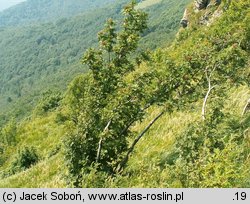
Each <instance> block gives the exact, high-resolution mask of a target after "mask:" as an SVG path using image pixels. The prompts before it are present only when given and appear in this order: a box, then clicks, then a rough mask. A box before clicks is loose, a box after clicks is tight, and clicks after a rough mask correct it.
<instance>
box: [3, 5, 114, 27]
mask: <svg viewBox="0 0 250 204" xmlns="http://www.w3.org/2000/svg"><path fill="white" fill-rule="evenodd" d="M114 1H115V0H84V1H82V0H74V1H71V0H52V1H51V0H39V1H38V2H37V1H34V0H28V1H26V2H23V3H22V4H20V5H17V6H14V7H12V8H10V9H7V10H4V11H3V12H1V13H0V18H1V22H0V27H6V26H20V25H27V24H32V23H38V22H43V23H44V22H50V21H55V20H57V19H60V21H63V20H65V19H62V18H67V17H70V16H73V15H77V14H79V13H81V12H86V11H88V10H93V9H97V8H99V7H103V6H104V5H107V4H110V3H113V2H114Z"/></svg>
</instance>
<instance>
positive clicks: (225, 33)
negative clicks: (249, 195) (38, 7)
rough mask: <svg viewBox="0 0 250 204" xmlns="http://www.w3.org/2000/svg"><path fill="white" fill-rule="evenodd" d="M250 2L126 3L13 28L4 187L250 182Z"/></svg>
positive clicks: (5, 97)
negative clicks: (52, 20)
mask: <svg viewBox="0 0 250 204" xmlns="http://www.w3.org/2000/svg"><path fill="white" fill-rule="evenodd" d="M30 2H32V1H27V4H28V3H30ZM41 2H43V1H41ZM44 2H46V1H44ZM53 2H54V1H53ZM55 2H56V1H55ZM58 2H60V1H58ZM76 2H78V1H76ZM86 2H87V1H86ZM96 2H97V1H96ZM110 2H111V1H110ZM29 5H30V6H31V5H32V4H29ZM53 5H55V4H53ZM86 5H88V4H86ZM20 6H25V4H21V5H20ZM20 6H19V7H20ZM91 8H93V9H94V7H93V5H91ZM185 8H186V10H185ZM249 8H250V1H249V0H237V1H236V0H231V1H228V0H220V1H218V0H202V1H188V0H186V1H185V0H183V1H178V2H177V1H174V0H162V1H157V0H145V1H139V4H136V2H135V1H132V2H131V1H119V3H117V2H116V3H113V4H110V5H108V6H107V7H103V8H95V12H92V11H88V12H85V11H84V9H83V10H82V12H83V13H81V14H79V15H78V16H74V17H70V14H69V13H70V12H69V11H67V12H66V13H65V16H66V17H65V18H63V19H57V20H56V21H54V22H49V23H45V24H44V23H43V24H41V23H37V24H33V23H34V22H36V21H37V20H38V19H34V21H33V20H32V19H33V17H32V14H31V16H30V17H29V19H31V21H33V22H32V24H30V25H27V24H26V25H25V26H24V27H23V26H21V24H20V25H19V26H18V27H12V26H10V27H8V26H7V27H4V28H2V30H1V31H0V48H1V50H3V51H1V52H0V59H1V61H0V85H1V86H0V87H1V90H0V105H1V107H3V109H2V108H1V114H2V118H1V123H0V124H1V129H0V150H1V151H0V187H114V188H116V187H157V188H159V187H170V188H173V187H184V188H186V187H194V188H204V187H206V188H215V187H216V188H218V187H219V188H222V187H224V188H228V187H229V188H233V187H234V188H235V187H241V188H246V187H250V129H249V128H250V89H249V86H250V66H249V65H250V61H249V60H250V58H249V51H250V40H249V39H250V25H249V20H250V19H249V17H250V16H249V14H250V12H249ZM15 9H17V10H15ZM34 9H35V8H34ZM49 9H51V7H50V8H49ZM49 9H48V10H49ZM11 10H13V12H14V11H15V12H16V11H18V7H17V8H15V7H14V8H12V9H11ZM11 10H9V12H10V11H11ZM7 11H8V10H7ZM15 12H14V13H15ZM17 13H18V12H17ZM183 13H184V15H183ZM44 16H47V17H48V18H53V19H54V18H56V17H49V15H47V14H45V15H44ZM31 21H30V22H31ZM39 21H40V20H39ZM27 23H29V21H27ZM10 33H13V34H12V35H10ZM10 110H11V111H10Z"/></svg>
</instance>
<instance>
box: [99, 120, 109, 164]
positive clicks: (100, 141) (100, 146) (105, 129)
mask: <svg viewBox="0 0 250 204" xmlns="http://www.w3.org/2000/svg"><path fill="white" fill-rule="evenodd" d="M110 124H111V120H110V121H109V122H108V124H107V125H106V127H105V128H104V130H103V133H105V132H107V131H108V128H109V126H110ZM102 142H103V138H102V137H101V138H100V140H99V143H98V150H97V155H96V163H98V162H99V161H100V158H101V151H102Z"/></svg>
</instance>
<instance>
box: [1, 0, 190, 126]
mask: <svg viewBox="0 0 250 204" xmlns="http://www.w3.org/2000/svg"><path fill="white" fill-rule="evenodd" d="M32 2H33V1H31V2H30V1H27V2H26V3H25V4H22V6H23V7H25V8H26V7H28V8H32V9H35V8H36V7H35V8H33V7H34V5H33V4H32ZM41 2H43V1H41ZM45 2H53V1H45ZM55 2H57V3H58V2H60V1H55ZM67 2H69V1H67ZM70 2H73V1H70ZM74 2H75V1H74ZM77 2H80V1H76V5H75V6H77V5H78V3H77ZM84 2H85V1H84ZM87 2H89V1H87ZM91 2H92V3H93V2H98V1H91ZM126 2H128V1H127V0H123V1H118V2H116V3H114V4H112V5H111V6H110V5H106V4H105V5H104V7H103V8H100V9H96V10H95V12H92V11H91V10H90V11H86V12H83V13H82V14H79V15H78V16H76V17H72V18H68V19H66V18H62V19H59V20H56V21H55V22H51V23H45V24H44V23H42V24H36V25H30V26H25V27H7V28H3V29H1V30H0V50H1V52H0V87H1V88H0V106H1V107H2V108H1V110H0V124H1V123H3V122H1V120H2V121H5V120H6V119H7V118H9V116H10V115H11V113H8V114H7V112H9V111H11V112H12V116H13V117H15V118H17V117H19V116H22V115H25V114H26V115H27V113H28V112H30V111H31V110H32V108H33V107H34V105H35V104H36V103H37V101H38V100H39V99H40V98H41V96H42V94H41V93H45V95H46V92H48V91H49V89H50V90H51V91H53V92H63V91H64V90H65V88H66V87H67V84H68V83H69V82H70V81H71V80H72V79H73V78H74V77H75V76H76V75H77V74H79V73H82V72H85V71H86V69H84V68H82V67H81V66H80V59H81V57H82V55H83V53H84V51H85V50H86V49H87V48H88V47H90V46H94V45H96V43H97V39H96V36H97V33H98V31H99V30H100V29H101V27H102V25H103V24H104V22H105V20H106V19H107V18H109V17H112V18H114V19H116V20H117V21H118V22H119V19H120V17H119V15H120V12H121V8H122V5H124V4H125V3H126ZM188 2H190V1H189V0H181V1H178V2H177V3H176V1H174V0H170V1H162V2H158V3H157V4H154V5H152V6H149V7H145V9H146V11H147V12H148V13H149V16H150V20H149V28H148V29H147V30H145V33H144V34H143V35H144V39H143V40H142V41H141V45H143V47H144V48H150V49H152V48H156V47H157V46H160V45H164V46H166V45H167V43H168V42H170V41H171V40H172V39H173V38H174V35H175V34H176V32H177V30H178V28H179V19H180V18H181V16H182V13H183V11H184V8H185V5H186V4H187V3H188ZM92 3H91V5H92ZM72 4H73V3H72ZM82 5H85V6H86V8H89V7H90V5H88V4H82ZM101 5H102V4H100V5H99V6H100V7H101ZM36 6H39V5H36ZM58 7H59V8H61V7H60V6H58ZM46 8H47V7H43V9H46ZM52 8H54V7H53V6H52ZM13 9H18V6H17V8H15V7H14V8H13ZM50 9H51V7H48V8H47V10H48V12H49V10H50ZM62 13H63V12H62ZM12 14H13V15H14V14H15V11H13V12H12ZM43 14H44V16H47V14H46V11H43ZM31 19H33V18H31ZM53 19H54V18H53ZM141 47H142V46H141Z"/></svg>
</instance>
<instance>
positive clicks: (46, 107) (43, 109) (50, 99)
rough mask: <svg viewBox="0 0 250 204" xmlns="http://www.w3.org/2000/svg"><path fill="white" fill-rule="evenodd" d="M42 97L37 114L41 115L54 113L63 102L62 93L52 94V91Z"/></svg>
mask: <svg viewBox="0 0 250 204" xmlns="http://www.w3.org/2000/svg"><path fill="white" fill-rule="evenodd" d="M42 95H43V96H42V99H41V100H40V101H39V103H38V105H37V107H36V112H38V113H39V114H43V113H47V112H49V111H53V110H55V109H56V108H58V107H59V106H60V102H61V100H62V96H61V94H60V93H52V92H51V91H47V92H45V93H44V94H42Z"/></svg>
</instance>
